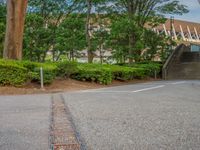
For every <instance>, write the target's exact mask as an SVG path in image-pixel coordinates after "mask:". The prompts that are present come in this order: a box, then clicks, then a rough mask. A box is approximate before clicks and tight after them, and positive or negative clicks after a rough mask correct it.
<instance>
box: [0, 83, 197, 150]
mask: <svg viewBox="0 0 200 150" xmlns="http://www.w3.org/2000/svg"><path fill="white" fill-rule="evenodd" d="M63 95H64V97H65V101H66V104H67V105H68V107H69V109H70V111H71V114H72V117H73V120H74V124H75V127H76V129H77V132H78V134H79V136H80V140H81V141H82V143H83V147H84V148H86V149H88V150H134V149H136V150H157V149H159V150H160V149H163V150H165V149H169V150H173V149H176V150H179V149H180V150H199V149H200V81H168V82H164V81H159V82H152V83H143V84H135V85H127V86H120V87H112V88H104V89H98V90H87V91H79V92H72V93H64V94H63ZM50 97H51V95H27V96H3V97H0V150H47V149H48V145H49V143H48V134H49V123H50V122H49V118H50V111H51V110H50Z"/></svg>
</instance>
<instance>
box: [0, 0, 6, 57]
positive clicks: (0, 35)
mask: <svg viewBox="0 0 200 150" xmlns="http://www.w3.org/2000/svg"><path fill="white" fill-rule="evenodd" d="M5 29H6V4H5V3H4V2H1V1H0V57H1V58H2V56H3V44H4V39H5Z"/></svg>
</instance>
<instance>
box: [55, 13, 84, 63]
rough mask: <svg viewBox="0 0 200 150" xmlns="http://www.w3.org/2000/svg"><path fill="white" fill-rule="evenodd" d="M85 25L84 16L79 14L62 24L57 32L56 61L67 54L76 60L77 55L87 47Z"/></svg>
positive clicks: (71, 16) (68, 18) (73, 15)
mask: <svg viewBox="0 0 200 150" xmlns="http://www.w3.org/2000/svg"><path fill="white" fill-rule="evenodd" d="M84 24H85V21H84V18H83V16H81V15H77V14H72V15H70V16H69V17H67V18H66V19H65V20H64V21H63V22H62V23H61V24H60V26H59V28H58V29H57V32H56V35H57V37H56V49H57V59H56V60H58V59H59V57H60V56H61V55H63V54H66V53H69V54H70V60H74V58H75V54H77V53H78V51H79V50H82V49H84V48H85V47H86V40H85V28H84Z"/></svg>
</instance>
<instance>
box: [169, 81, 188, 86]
mask: <svg viewBox="0 0 200 150" xmlns="http://www.w3.org/2000/svg"><path fill="white" fill-rule="evenodd" d="M184 83H186V82H185V81H180V82H174V83H171V84H173V85H177V84H184Z"/></svg>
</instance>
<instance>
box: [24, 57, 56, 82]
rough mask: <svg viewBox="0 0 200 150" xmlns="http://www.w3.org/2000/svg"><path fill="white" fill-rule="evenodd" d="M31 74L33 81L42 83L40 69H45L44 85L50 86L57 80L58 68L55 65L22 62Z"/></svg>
mask: <svg viewBox="0 0 200 150" xmlns="http://www.w3.org/2000/svg"><path fill="white" fill-rule="evenodd" d="M21 65H22V66H23V67H26V68H27V69H28V70H29V72H30V75H31V76H30V77H31V81H34V82H39V83H40V80H41V79H40V68H41V67H42V69H43V77H44V84H50V83H52V82H53V80H54V79H55V78H56V74H57V66H56V64H54V63H35V62H30V61H24V62H21Z"/></svg>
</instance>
